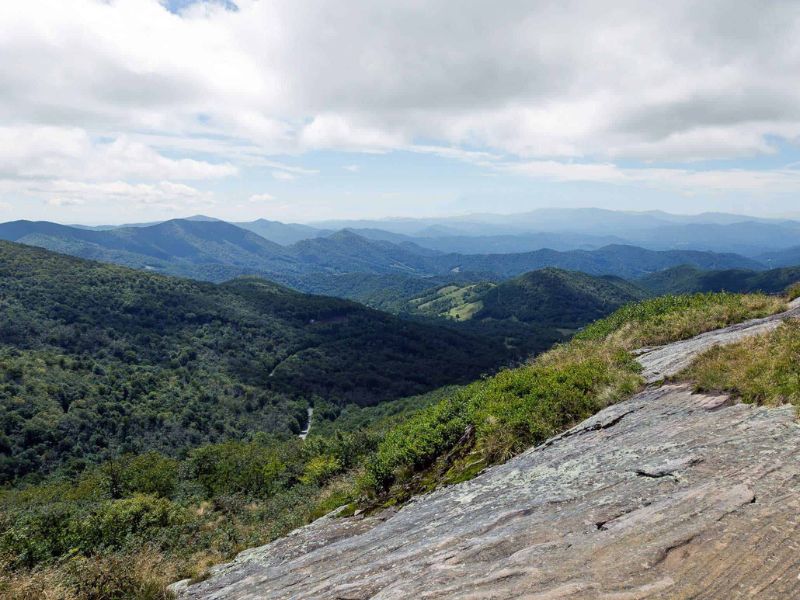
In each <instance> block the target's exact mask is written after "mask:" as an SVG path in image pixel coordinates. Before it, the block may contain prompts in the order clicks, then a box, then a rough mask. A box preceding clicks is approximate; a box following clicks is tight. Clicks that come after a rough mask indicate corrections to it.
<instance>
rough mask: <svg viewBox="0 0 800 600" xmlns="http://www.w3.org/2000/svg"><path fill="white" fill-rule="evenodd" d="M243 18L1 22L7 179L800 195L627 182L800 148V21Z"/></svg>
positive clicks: (712, 5)
mask: <svg viewBox="0 0 800 600" xmlns="http://www.w3.org/2000/svg"><path fill="white" fill-rule="evenodd" d="M237 6H238V8H239V10H237V11H229V10H225V9H224V7H223V5H222V4H221V3H203V4H202V5H197V6H194V7H192V8H190V9H187V10H185V11H183V12H182V14H180V15H175V14H172V13H170V12H169V11H167V10H166V9H165V7H164V6H163V5H162V2H161V1H160V0H108V1H100V0H72V1H70V2H63V0H26V1H25V2H5V3H0V56H3V60H2V61H0V82H2V84H0V86H1V87H0V90H1V91H0V178H6V179H31V180H40V181H43V180H57V179H61V180H65V181H67V180H68V181H73V182H84V183H91V184H98V185H99V184H113V185H116V184H117V183H119V182H124V183H127V184H129V185H140V184H142V185H149V186H150V187H151V188H152V190H151V191H148V192H142V193H143V195H144V196H145V197H151V196H152V195H153V194H156V192H159V193H165V192H164V190H163V183H162V182H167V181H186V180H193V181H200V180H205V179H217V178H223V177H229V176H236V175H237V174H242V171H243V168H244V167H248V168H251V167H252V168H264V169H268V170H270V171H271V173H272V175H273V176H274V177H275V178H277V179H282V180H290V179H292V178H295V177H300V176H303V175H308V174H313V173H315V172H316V171H315V170H314V169H308V168H306V167H304V166H302V164H300V165H295V164H291V163H293V159H291V158H289V159H286V160H280V161H276V160H275V159H274V156H277V155H281V156H283V157H285V156H294V157H296V156H299V155H302V154H303V153H305V152H309V151H316V150H339V151H348V152H388V151H392V150H411V151H414V152H421V153H431V154H436V155H439V156H446V157H451V158H455V159H459V160H466V161H469V162H471V163H473V164H478V165H481V166H487V165H488V166H490V167H491V168H496V167H493V166H491V165H494V164H495V163H502V165H501V167H499V168H500V170H503V169H507V170H510V171H514V172H524V173H526V174H528V175H530V176H533V177H538V178H546V179H549V180H556V181H566V180H575V178H578V179H579V180H582V181H602V182H611V183H631V182H634V183H639V184H646V185H662V186H673V185H675V182H679V185H678V186H677V187H681V188H687V187H689V186H692V185H695V186H698V187H699V188H701V189H708V188H714V189H728V188H736V189H745V188H750V186H755V187H753V188H752V189H756V188H757V186H759V185H762V186H767V187H768V188H769V189H779V188H780V189H783V188H785V187H786V186H789V187H791V186H793V185H794V183H793V182H794V177H795V175H794V172H792V171H780V170H778V171H773V172H771V174H761V175H759V174H758V173H759V172H755V171H752V172H751V171H740V172H735V173H729V172H722V171H705V173H706V174H705V175H703V174H702V173H699V172H695V171H693V170H691V169H675V168H672V169H668V170H667V171H666V172H665V171H663V170H662V169H656V168H654V169H653V170H639V171H638V172H633V171H634V170H632V169H626V168H622V167H620V166H619V165H620V164H625V161H628V160H633V161H649V162H651V163H652V164H653V166H654V167H655V166H657V165H658V163H663V162H665V161H671V162H672V161H677V162H689V161H704V160H711V159H726V158H735V157H747V156H754V155H768V154H770V153H775V152H776V151H777V147H778V144H779V143H781V142H788V143H796V142H797V140H798V136H800V86H798V85H797V73H798V72H800V43H798V41H797V40H798V39H800V4H798V3H796V2H781V1H775V2H760V3H755V2H752V1H750V0H708V1H706V2H702V3H697V2H691V1H690V0H675V1H674V2H662V3H658V4H656V3H641V2H640V3H636V2H630V1H628V0H608V1H607V2H602V3H600V2H594V1H591V0H584V1H578V0H565V1H564V2H552V1H550V0H534V1H529V0H509V1H507V2H503V3H500V4H491V3H487V2H472V1H467V2H464V1H462V0H436V1H431V2H408V1H404V0H384V1H382V2H371V1H367V0H341V1H340V2H336V3H319V2H314V1H312V0H272V1H270V2H265V1H258V0H239V1H238V2H237ZM569 160H572V161H573V162H569ZM298 162H301V161H298ZM508 165H511V166H508ZM664 173H666V174H664ZM95 189H96V190H99V189H100V188H95ZM109 193H110V194H111V197H113V196H114V195H113V193H112V192H109ZM156 195H157V194H156Z"/></svg>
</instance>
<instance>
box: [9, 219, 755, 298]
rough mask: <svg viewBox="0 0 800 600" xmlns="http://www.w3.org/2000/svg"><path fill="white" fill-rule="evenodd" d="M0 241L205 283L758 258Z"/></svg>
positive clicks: (617, 268)
mask: <svg viewBox="0 0 800 600" xmlns="http://www.w3.org/2000/svg"><path fill="white" fill-rule="evenodd" d="M0 239H5V240H9V241H15V242H21V243H26V244H30V245H35V246H41V247H44V248H48V249H50V250H54V251H57V252H62V253H65V254H71V255H74V256H79V257H82V258H91V259H96V260H101V261H105V262H113V263H118V264H123V265H126V266H131V267H137V268H145V269H150V270H156V271H160V272H163V273H168V274H174V275H184V276H188V277H193V278H197V279H205V280H209V281H224V280H227V279H231V278H232V277H235V276H238V275H246V274H255V275H263V276H266V277H269V278H272V279H275V280H277V281H280V282H283V283H289V284H292V285H294V279H296V278H299V277H301V276H302V277H305V276H307V275H308V274H311V273H328V274H343V273H372V274H406V275H410V276H416V277H428V276H435V275H447V274H458V273H472V274H476V275H478V276H480V277H481V278H487V279H492V278H497V277H499V278H509V277H514V276H517V275H520V274H522V273H525V272H528V271H534V270H537V269H542V268H545V267H558V268H562V269H567V270H572V271H582V272H585V273H588V274H591V275H617V276H620V277H625V278H633V277H639V276H642V275H646V274H648V273H652V272H655V271H660V270H662V269H666V268H669V267H674V266H677V265H681V264H691V265H694V266H696V267H698V268H702V269H733V268H738V269H755V270H757V269H760V268H763V266H762V265H761V264H760V263H759V262H757V261H754V260H752V259H748V258H745V257H742V256H739V255H736V254H718V253H713V252H700V251H689V250H685V251H679V250H670V251H654V250H647V249H643V248H638V247H634V246H625V245H609V246H604V247H602V248H599V249H597V250H570V251H556V250H549V249H546V250H537V251H533V252H523V253H509V254H460V253H448V254H442V253H438V252H436V251H434V250H430V249H426V248H422V247H421V246H419V245H416V244H414V243H411V242H402V243H401V244H396V243H392V242H388V241H381V240H369V239H367V238H365V237H363V236H360V235H357V234H356V233H354V232H353V231H349V230H343V231H339V232H336V233H334V234H331V235H329V236H324V237H317V238H312V239H306V240H302V241H300V242H297V243H295V244H292V245H290V246H281V245H280V244H276V243H274V242H270V241H268V240H266V239H264V238H263V237H261V236H260V235H257V234H255V233H253V232H252V231H247V230H245V229H242V228H241V227H237V226H235V225H232V224H230V223H225V222H223V221H202V220H201V221H187V220H181V219H175V220H172V221H166V222H164V223H160V224H158V225H152V226H147V227H126V228H120V229H114V230H107V231H91V230H85V229H78V228H75V227H68V226H64V225H57V224H54V223H47V222H31V221H15V222H11V223H4V224H0Z"/></svg>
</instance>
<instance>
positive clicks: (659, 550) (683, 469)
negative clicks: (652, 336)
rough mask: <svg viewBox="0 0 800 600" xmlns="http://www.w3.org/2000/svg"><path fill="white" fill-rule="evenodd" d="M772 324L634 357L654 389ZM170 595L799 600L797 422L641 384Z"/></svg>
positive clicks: (783, 412) (720, 399) (252, 553)
mask: <svg viewBox="0 0 800 600" xmlns="http://www.w3.org/2000/svg"><path fill="white" fill-rule="evenodd" d="M798 310H800V306H798V305H796V304H795V306H794V307H793V312H792V313H791V314H796V311H798ZM784 316H787V315H784ZM788 316H791V315H788ZM777 322H779V319H768V320H759V321H755V322H751V323H749V324H743V325H740V326H736V327H735V328H729V329H727V330H722V331H719V332H714V333H713V334H710V335H709V334H706V335H704V336H700V337H699V338H695V339H694V340H690V341H687V342H681V343H679V344H673V345H671V346H668V347H664V348H660V349H656V350H653V351H650V352H648V353H644V354H642V356H641V360H642V362H643V364H644V366H645V369H651V370H652V374H651V375H650V377H651V378H656V375H658V378H661V377H664V376H665V375H670V374H673V373H674V372H676V370H677V369H679V368H681V367H680V366H679V365H684V362H683V361H684V360H690V358H688V359H687V357H689V356H690V355H691V356H693V355H694V354H696V353H697V352H699V351H701V350H702V349H705V348H707V347H708V346H710V345H713V344H714V343H726V342H729V341H733V340H734V339H738V338H739V337H741V336H742V335H749V334H752V333H754V332H757V331H758V332H760V331H764V330H765V329H768V328H770V327H774V326H775V325H774V324H776V323H777ZM670 348H671V349H673V350H674V351H675V354H680V355H681V356H682V357H683V358H680V359H675V360H672V361H666V359H665V358H664V357H666V356H668V355H669V351H670ZM181 597H182V598H242V599H243V598H326V599H336V598H339V599H349V600H357V599H367V598H375V599H388V598H397V599H400V598H419V599H426V598H476V599H477V598H482V599H483V598H485V599H489V598H493V599H494V598H528V599H531V600H532V599H541V600H544V599H556V598H558V599H564V598H586V599H589V598H591V599H606V600H612V599H613V600H633V599H638V598H677V599H681V598H684V599H689V598H692V599H706V598H715V599H716V598H719V599H724V600H728V599H732V598H758V599H771V598H774V599H788V598H800V426H798V424H797V423H796V419H795V412H794V409H793V408H792V407H788V406H787V407H782V408H771V409H768V408H758V407H753V406H749V405H743V404H737V403H735V402H733V401H731V399H730V398H728V397H727V396H707V395H699V394H693V393H691V389H690V388H689V387H688V386H685V385H666V386H663V387H660V388H649V389H647V390H645V391H643V392H641V393H640V394H637V395H636V396H634V397H633V398H631V399H629V400H627V401H625V402H621V403H619V404H616V405H614V406H611V407H609V408H607V409H605V410H603V411H602V412H600V413H598V414H597V415H595V416H594V417H592V418H591V419H588V420H586V421H584V422H583V423H581V424H580V425H578V426H577V427H575V428H573V429H572V430H570V431H567V432H565V433H563V434H561V435H560V436H557V437H555V438H552V439H551V440H549V441H547V442H546V443H545V444H542V445H541V446H538V447H536V448H533V449H531V450H528V451H527V452H525V453H523V454H521V455H520V456H518V457H516V458H514V459H512V460H510V461H509V462H507V463H505V464H503V465H500V466H497V467H493V468H491V469H488V470H487V471H486V472H484V473H483V474H482V475H480V476H478V477H476V478H475V479H473V480H471V481H468V482H465V483H462V484H459V485H455V486H452V487H447V488H444V489H441V490H438V491H436V492H434V493H431V494H428V495H426V496H422V497H420V498H418V499H416V500H415V501H413V502H411V503H409V504H408V505H406V506H404V507H403V508H402V509H401V510H399V511H396V512H392V513H384V514H383V515H379V516H372V517H368V518H358V517H354V518H347V519H338V518H331V517H327V518H324V519H320V520H319V521H316V522H315V523H312V524H311V525H309V526H307V527H305V528H302V529H300V530H297V531H295V532H294V533H293V534H292V535H290V536H287V537H285V538H282V539H280V540H277V541H276V542H274V543H272V544H269V545H267V546H263V547H261V548H256V549H253V550H249V551H247V552H245V553H242V554H241V555H240V556H239V557H238V558H237V559H236V560H235V561H234V562H232V563H230V564H228V565H223V566H221V567H218V568H217V569H216V570H215V572H214V574H213V575H212V576H211V578H209V579H208V580H206V581H204V582H201V583H198V584H196V585H192V586H188V588H184V589H183V590H182V591H181Z"/></svg>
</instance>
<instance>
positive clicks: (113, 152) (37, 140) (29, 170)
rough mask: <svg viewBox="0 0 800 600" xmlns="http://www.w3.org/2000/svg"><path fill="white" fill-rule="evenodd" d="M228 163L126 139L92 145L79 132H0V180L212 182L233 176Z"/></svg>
mask: <svg viewBox="0 0 800 600" xmlns="http://www.w3.org/2000/svg"><path fill="white" fill-rule="evenodd" d="M237 172H238V170H237V168H236V167H235V166H233V165H231V164H230V163H220V164H215V163H210V162H206V161H200V160H195V159H190V158H179V159H173V158H168V157H166V156H164V155H162V154H159V153H158V152H156V151H155V150H153V149H152V148H150V147H149V146H146V145H144V144H142V143H139V142H136V141H133V140H131V139H130V138H128V137H127V136H125V135H120V136H118V137H116V138H114V139H103V140H94V139H92V138H91V136H90V135H89V134H88V132H86V131H85V130H83V129H80V128H77V127H52V126H30V125H29V126H12V127H0V176H4V177H27V178H84V179H87V180H93V181H97V180H113V179H144V180H151V181H158V180H163V179H180V180H187V179H214V178H219V177H227V176H231V175H235V174H236V173H237Z"/></svg>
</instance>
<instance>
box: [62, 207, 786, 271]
mask: <svg viewBox="0 0 800 600" xmlns="http://www.w3.org/2000/svg"><path fill="white" fill-rule="evenodd" d="M186 220H194V221H214V220H218V219H214V218H213V217H208V216H205V215H195V216H192V217H188V218H187V219H186ZM156 224H157V223H136V224H130V225H121V226H97V227H88V226H83V225H80V226H77V227H80V228H82V229H95V230H112V229H119V228H125V227H144V226H152V225H156ZM233 224H234V225H237V226H238V227H242V228H243V229H247V230H249V231H252V232H254V233H257V234H259V235H261V236H262V237H264V238H266V239H268V240H270V241H273V242H276V243H278V244H281V245H283V246H289V245H292V244H294V243H297V242H299V241H302V240H305V239H313V238H317V237H324V236H327V235H330V234H331V233H334V232H335V231H339V230H342V229H350V230H352V231H354V232H355V233H357V234H358V235H361V236H363V237H366V238H368V239H375V240H384V241H390V242H394V243H402V242H411V243H413V244H416V245H417V246H421V247H424V248H428V249H431V250H437V251H439V252H443V253H460V254H489V253H520V252H531V251H534V250H540V249H543V248H549V249H552V250H562V251H565V250H577V249H584V250H594V249H598V248H601V247H603V246H607V245H609V244H622V245H633V246H640V247H643V248H647V249H650V250H682V249H689V250H708V251H713V252H733V253H736V254H742V255H745V256H749V257H751V258H758V256H759V255H760V254H764V253H769V252H776V251H781V250H785V249H787V248H790V247H793V246H800V221H797V220H792V219H779V218H759V217H752V216H745V215H736V214H728V213H702V214H699V215H675V214H670V213H666V212H661V211H646V212H628V211H614V210H607V209H599V208H567V209H564V208H549V209H537V210H533V211H529V212H525V213H518V214H511V215H497V214H472V215H463V216H455V217H440V218H398V219H377V220H374V219H373V220H332V221H320V222H317V223H311V224H299V223H281V222H279V221H275V220H267V219H257V220H255V221H250V222H236V223H233ZM796 263H797V261H795V263H793V264H796ZM773 266H782V265H780V264H777V263H776V264H775V265H773Z"/></svg>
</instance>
